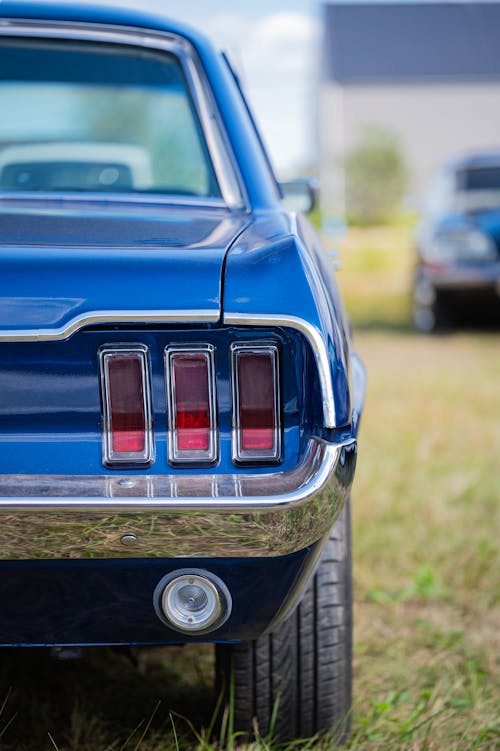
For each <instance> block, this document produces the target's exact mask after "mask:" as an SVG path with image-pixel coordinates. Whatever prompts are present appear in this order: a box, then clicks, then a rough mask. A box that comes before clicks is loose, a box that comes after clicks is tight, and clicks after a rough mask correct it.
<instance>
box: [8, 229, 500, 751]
mask: <svg viewBox="0 0 500 751" xmlns="http://www.w3.org/2000/svg"><path fill="white" fill-rule="evenodd" d="M343 245H344V247H343V248H342V262H343V270H342V271H341V272H340V275H339V278H340V282H341V286H342V289H343V294H344V298H345V300H346V304H347V306H348V309H349V312H350V315H351V317H352V320H353V321H354V325H355V341H356V344H357V348H358V350H359V352H360V353H361V355H362V357H363V359H364V361H365V363H366V365H367V368H368V373H369V380H368V394H367V402H366V410H365V415H364V421H363V424H362V429H361V440H360V458H359V465H358V474H357V478H356V484H355V490H354V496H353V513H354V545H355V551H354V578H355V683H354V697H355V705H354V712H353V734H352V737H351V740H350V742H349V745H348V748H349V749H351V750H354V749H363V751H398V750H399V749H404V750H408V751H479V750H481V751H493V749H498V748H499V747H500V733H499V726H498V707H499V700H500V697H499V685H498V665H497V664H496V662H495V657H496V656H498V654H499V653H500V649H499V647H500V643H499V635H500V617H499V609H498V606H499V603H498V572H499V570H500V567H499V560H498V530H499V529H500V525H499V521H500V520H499V518H498V515H499V503H498V502H499V499H500V469H499V467H500V388H499V384H500V333H499V332H496V333H495V332H488V333H481V332H478V331H468V332H462V333H453V334H450V335H447V336H440V337H426V336H418V335H415V334H413V333H412V331H411V329H410V327H409V313H408V308H409V306H408V284H409V278H410V273H411V256H410V253H409V245H410V233H409V231H408V230H407V229H405V228H395V229H391V230H383V229H380V230H356V231H353V232H352V233H351V235H350V237H349V238H348V240H347V241H346V243H344V244H343ZM211 669H212V667H211V650H210V649H209V648H205V647H203V648H197V649H192V648H189V649H184V650H181V649H179V650H176V649H173V650H168V651H164V650H160V651H158V652H157V653H153V654H140V655H139V656H138V660H137V663H136V664H133V663H131V662H130V661H129V660H128V659H127V658H126V657H125V656H124V655H123V654H121V653H113V652H110V651H107V650H102V651H100V650H99V651H96V652H94V653H93V654H91V655H90V657H89V658H87V659H86V660H85V661H83V662H73V663H60V662H53V661H50V660H49V659H48V657H47V656H46V655H45V654H44V653H43V652H39V653H38V652H35V653H33V652H32V651H22V652H21V653H20V654H19V653H18V652H17V653H14V652H8V653H3V664H2V668H1V684H0V685H1V694H0V748H1V749H5V751H11V750H12V751H14V750H15V751H44V750H45V749H47V750H49V749H52V751H53V749H55V748H57V749H59V750H60V751H63V750H65V751H105V750H106V751H120V750H121V751H170V750H171V749H172V750H173V749H176V750H177V749H181V751H184V750H185V751H194V750H195V749H196V750H197V751H214V749H216V748H217V749H219V750H221V749H230V748H231V747H232V743H231V739H229V742H227V743H221V744H218V743H217V742H216V741H215V740H214V739H213V738H212V739H208V738H207V736H206V732H205V731H204V730H203V728H207V727H208V725H209V723H210V719H211V714H212V708H213V697H212V691H211ZM2 702H3V704H2ZM179 715H182V716H184V717H187V718H188V720H189V722H187V721H186V720H184V719H181V717H180V716H179ZM204 738H205V740H203V739H204ZM330 747H331V744H330V743H329V741H328V739H325V740H323V741H311V742H310V743H307V744H305V745H303V746H302V748H307V749H309V751H313V750H314V751H319V750H320V749H321V751H327V750H328V749H330ZM252 748H253V749H259V751H264V749H268V746H267V745H266V744H264V743H259V744H254V745H253V746H252ZM272 748H273V749H274V746H273V747H272ZM293 748H294V749H295V748H297V746H293Z"/></svg>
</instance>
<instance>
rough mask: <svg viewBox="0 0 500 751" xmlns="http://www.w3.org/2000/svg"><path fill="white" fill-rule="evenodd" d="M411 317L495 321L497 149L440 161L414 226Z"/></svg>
mask: <svg viewBox="0 0 500 751" xmlns="http://www.w3.org/2000/svg"><path fill="white" fill-rule="evenodd" d="M416 246H417V254H418V259H417V265H416V269H415V276H414V283H413V323H414V325H415V327H416V328H417V329H418V330H421V331H433V330H436V329H440V328H443V327H449V326H452V325H453V324H458V323H460V322H484V321H491V320H494V321H495V322H496V321H500V151H498V152H496V153H476V154H472V155H470V156H467V157H464V158H461V159H457V160H456V161H454V162H452V163H449V164H447V165H445V166H444V167H443V168H442V169H441V170H439V172H438V173H437V174H436V176H435V178H434V179H433V181H432V183H431V186H430V190H429V193H428V195H427V200H426V204H425V208H424V214H423V217H422V221H421V223H420V224H419V226H418V228H417V231H416Z"/></svg>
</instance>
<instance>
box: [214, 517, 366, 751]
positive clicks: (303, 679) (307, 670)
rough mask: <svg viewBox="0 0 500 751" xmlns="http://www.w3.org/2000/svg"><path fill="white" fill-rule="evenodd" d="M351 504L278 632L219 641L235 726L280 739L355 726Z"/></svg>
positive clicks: (221, 679)
mask: <svg viewBox="0 0 500 751" xmlns="http://www.w3.org/2000/svg"><path fill="white" fill-rule="evenodd" d="M350 543H351V529H350V507H349V503H348V504H346V507H345V508H344V510H343V512H342V513H341V515H340V516H339V518H338V519H337V522H336V523H335V526H334V527H333V530H332V532H331V534H330V537H329V539H328V542H327V544H326V545H325V548H324V550H323V552H322V556H321V559H320V562H319V565H318V568H317V570H316V573H315V575H314V576H313V577H312V579H311V581H310V583H309V585H308V586H307V588H306V590H305V592H304V594H303V596H302V599H301V600H300V603H299V605H298V606H297V608H296V609H295V610H294V611H293V612H292V613H291V615H289V616H288V618H286V619H285V620H284V621H283V622H282V623H281V624H280V625H278V626H277V627H276V628H275V629H274V630H273V631H272V632H270V633H268V634H265V635H264V636H261V637H260V638H259V639H257V640H255V641H253V642H248V643H245V644H241V645H217V647H216V670H217V677H218V683H219V687H220V688H222V687H223V688H224V690H225V691H226V697H227V696H228V695H229V687H230V686H231V687H232V691H233V694H234V708H233V709H234V724H235V730H240V731H243V732H244V733H248V734H250V735H251V734H252V732H253V730H254V723H255V721H256V722H257V727H258V732H259V734H260V735H261V736H263V737H264V736H267V735H269V734H272V736H273V737H274V738H279V739H280V740H290V739H293V738H299V737H303V738H306V737H309V736H311V735H314V734H315V733H317V732H320V731H324V730H330V729H333V732H334V736H335V737H336V738H337V739H338V741H339V742H340V741H341V740H342V739H344V738H345V737H346V736H347V734H348V732H349V727H350V708H351V663H352V587H351V545H350Z"/></svg>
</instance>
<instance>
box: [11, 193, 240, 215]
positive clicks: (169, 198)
mask: <svg viewBox="0 0 500 751" xmlns="http://www.w3.org/2000/svg"><path fill="white" fill-rule="evenodd" d="M0 201H3V202H5V201H12V203H22V202H23V201H38V202H40V203H42V202H45V201H53V202H56V201H64V202H68V201H74V202H75V203H95V202H96V201H97V202H99V203H101V204H103V203H104V204H109V203H125V204H140V205H142V206H144V205H146V206H153V205H154V206H157V205H161V206H188V207H193V208H199V209H227V204H226V202H225V201H224V200H223V199H222V198H197V197H195V196H182V195H174V194H172V195H168V194H165V195H155V194H154V193H139V192H138V193H112V192H111V191H110V192H109V193H108V192H106V193H99V192H95V193H94V192H92V191H90V190H89V191H88V192H85V193H71V191H56V190H53V191H43V190H38V191H36V192H30V191H28V190H26V191H24V190H23V191H15V190H0ZM16 210H17V211H19V212H21V211H24V209H16V208H12V209H11V208H10V207H9V211H16Z"/></svg>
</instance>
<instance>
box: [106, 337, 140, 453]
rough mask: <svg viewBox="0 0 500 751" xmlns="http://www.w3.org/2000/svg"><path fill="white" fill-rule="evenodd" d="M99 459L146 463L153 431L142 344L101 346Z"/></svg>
mask: <svg viewBox="0 0 500 751" xmlns="http://www.w3.org/2000/svg"><path fill="white" fill-rule="evenodd" d="M99 356H100V362H101V384H102V395H103V400H102V401H103V411H104V432H103V459H104V463H105V464H107V465H115V464H149V463H150V462H151V461H152V460H153V431H152V417H151V392H150V379H149V360H148V354H147V349H146V347H144V346H143V345H134V346H133V347H116V346H113V345H110V346H106V347H102V348H101V350H100V352H99Z"/></svg>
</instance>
